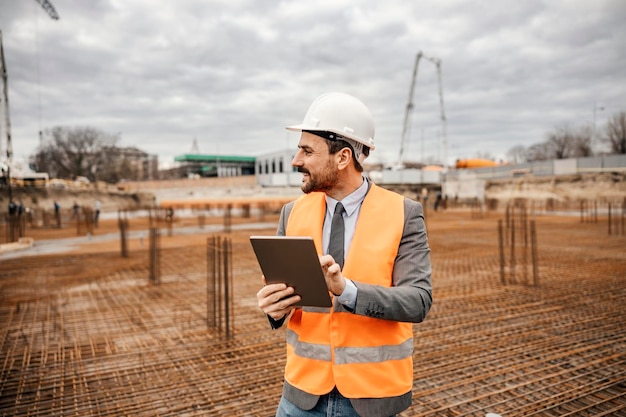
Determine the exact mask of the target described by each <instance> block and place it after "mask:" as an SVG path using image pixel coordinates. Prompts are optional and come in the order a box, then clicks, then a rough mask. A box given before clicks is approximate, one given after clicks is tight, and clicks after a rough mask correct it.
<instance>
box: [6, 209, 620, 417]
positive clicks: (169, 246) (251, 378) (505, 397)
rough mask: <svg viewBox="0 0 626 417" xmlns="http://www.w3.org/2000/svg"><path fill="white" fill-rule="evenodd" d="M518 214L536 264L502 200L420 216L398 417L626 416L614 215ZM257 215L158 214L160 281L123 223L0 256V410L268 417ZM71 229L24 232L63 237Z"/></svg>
mask: <svg viewBox="0 0 626 417" xmlns="http://www.w3.org/2000/svg"><path fill="white" fill-rule="evenodd" d="M527 214H529V217H528V218H529V219H530V220H534V224H535V230H536V242H537V245H536V259H537V272H538V274H537V277H536V278H535V276H534V275H533V264H532V262H531V260H532V255H533V254H532V250H531V246H530V244H529V246H523V245H521V244H520V242H522V241H521V240H519V239H520V237H521V236H522V235H521V234H520V231H522V230H526V229H524V228H518V229H516V227H518V226H515V224H516V223H512V224H511V227H510V228H509V227H508V226H507V225H508V224H509V223H507V222H506V217H505V214H504V211H503V210H501V211H498V212H483V211H482V210H480V211H476V210H470V209H469V208H458V209H450V210H446V211H443V212H441V211H437V212H435V211H433V210H429V211H428V212H427V226H428V233H429V243H430V246H431V251H432V252H431V257H432V264H433V285H434V300H435V301H434V305H433V308H432V310H431V312H430V314H429V316H428V317H427V319H426V321H425V322H424V323H421V324H417V325H415V326H414V333H415V353H414V375H415V383H414V388H413V392H414V397H413V404H412V406H411V407H410V408H409V409H408V410H407V411H405V412H403V413H401V414H400V416H404V417H406V416H433V417H434V416H481V417H482V416H484V415H485V414H486V413H488V412H492V413H498V414H500V415H502V416H506V417H514V416H609V415H611V416H619V415H626V326H624V302H625V300H626V251H625V250H624V248H625V247H626V235H624V231H623V226H621V227H622V228H621V229H620V226H619V224H618V225H617V226H615V227H613V228H612V229H611V232H612V233H611V234H609V233H608V231H609V229H608V223H607V219H606V217H605V216H603V215H600V216H598V217H597V219H596V218H593V217H584V218H581V216H580V215H579V213H577V212H571V213H569V214H564V213H558V214H556V213H550V212H541V213H539V212H537V213H527ZM533 214H534V215H533ZM260 220H261V219H259V218H257V217H254V216H253V217H252V218H248V219H243V218H233V219H232V226H231V231H230V232H229V233H227V232H225V231H224V230H223V229H224V226H223V222H224V219H223V218H222V217H219V216H215V217H212V218H208V219H206V223H205V224H204V226H203V227H202V228H200V227H199V220H198V219H196V218H192V217H190V218H180V219H178V220H176V222H174V224H173V228H172V232H171V234H170V232H169V230H168V229H167V227H163V228H162V229H161V237H160V252H159V254H160V257H159V262H158V271H159V281H160V283H159V284H155V283H154V282H151V280H150V276H151V269H150V265H151V264H150V250H149V242H148V238H147V237H145V236H147V234H142V237H137V235H134V237H132V238H129V239H128V241H127V243H128V257H122V256H121V250H120V248H121V242H120V240H119V237H118V236H119V229H118V223H117V220H104V221H102V222H101V223H100V226H99V228H98V229H96V230H95V232H94V236H93V239H92V240H87V239H84V240H82V241H80V243H79V244H78V245H76V246H73V247H72V249H71V250H70V251H68V252H63V253H58V254H49V255H45V256H38V255H27V254H26V253H27V252H24V253H25V254H24V255H23V256H17V257H11V258H2V257H0V317H1V319H0V323H1V324H0V363H1V364H2V373H1V374H0V398H1V399H0V415H2V416H44V415H45V416H49V415H80V416H119V415H126V416H207V415H210V416H271V415H273V412H274V411H275V408H276V405H277V403H278V399H279V397H280V392H281V386H282V371H283V366H284V356H285V352H284V349H285V348H284V344H285V342H284V336H285V335H284V330H277V331H272V330H270V329H269V328H268V323H267V320H266V318H265V317H264V316H263V314H262V313H261V312H260V311H259V310H258V308H257V307H256V298H255V294H256V291H258V289H259V286H260V270H259V268H258V266H257V264H256V261H255V259H254V255H253V253H252V250H251V247H250V244H249V241H248V237H249V236H250V235H251V234H273V233H274V230H275V225H276V221H277V215H276V214H275V213H274V214H270V215H267V216H265V217H264V218H263V219H262V221H260ZM499 220H502V225H503V229H502V230H503V233H504V236H505V237H506V239H504V240H503V249H504V252H503V257H504V260H505V263H504V265H503V264H502V263H501V252H500V250H499V238H498V236H499V232H498V231H499V229H498V224H499V222H498V221H499ZM520 224H521V223H520ZM524 224H525V225H526V224H528V223H526V222H524ZM146 229H147V220H146V219H132V220H131V221H130V224H129V231H131V232H134V231H141V230H143V231H146ZM77 230H78V229H77V228H76V227H75V225H72V224H71V223H67V224H66V225H65V226H64V227H63V228H62V229H55V228H40V229H32V230H29V233H28V235H29V236H32V237H34V238H35V242H36V244H37V242H43V241H50V240H53V239H57V240H58V242H59V245H63V242H64V240H63V239H70V238H75V237H76V236H77ZM511 230H517V233H518V234H517V237H516V238H515V239H517V240H513V238H511V234H510V231H511ZM531 230H532V229H531ZM98 236H113V237H111V238H109V239H103V240H97V241H96V239H95V238H96V237H98ZM214 236H218V237H221V238H228V239H229V240H230V242H231V243H232V264H231V265H232V280H233V287H234V289H233V292H232V294H231V297H232V316H230V317H229V318H232V319H233V321H232V323H233V327H232V331H231V334H230V337H226V329H225V328H224V327H225V314H226V313H225V311H223V310H219V309H218V310H214V304H213V302H212V300H213V298H212V297H214V294H215V293H214V292H212V290H211V285H209V284H211V283H212V282H213V280H212V278H211V274H210V273H211V272H212V271H213V269H212V265H211V263H210V261H209V260H208V259H209V258H207V254H208V253H211V251H210V250H209V249H210V247H209V245H208V244H207V239H212V238H213V237H214ZM524 236H525V237H527V238H528V239H531V240H532V234H524ZM508 239H511V241H516V242H517V245H518V246H517V247H515V249H513V248H512V247H511V246H510V241H509V242H507V240H508ZM513 259H514V260H515V261H514V264H513V263H512V260H513ZM218 293H219V292H218ZM221 301H224V300H221Z"/></svg>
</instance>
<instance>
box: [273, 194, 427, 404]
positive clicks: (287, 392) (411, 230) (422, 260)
mask: <svg viewBox="0 0 626 417" xmlns="http://www.w3.org/2000/svg"><path fill="white" fill-rule="evenodd" d="M293 205H294V202H290V203H288V204H286V205H285V206H284V207H283V209H282V211H281V214H280V220H279V224H278V230H277V232H276V234H277V235H283V236H284V235H285V231H286V229H287V219H288V218H289V214H290V213H291V209H292V208H293ZM380 226H381V227H385V224H384V220H383V219H381V225H380ZM431 273H432V269H431V264H430V248H429V246H428V237H427V234H426V225H425V223H424V212H423V210H422V205H421V204H420V203H418V202H416V201H413V200H410V199H407V198H405V199H404V230H403V233H402V238H401V240H400V246H399V247H398V254H397V256H396V260H395V263H394V268H393V286H392V287H389V288H387V287H381V286H377V285H372V284H366V283H362V282H357V281H355V282H354V284H355V285H356V287H357V289H358V293H357V302H356V306H355V309H354V311H352V313H353V314H361V315H365V316H369V317H376V318H379V319H381V320H394V321H402V322H412V323H419V322H421V321H423V320H424V319H425V318H426V314H427V313H428V311H429V310H430V307H431V305H432V284H431ZM348 278H349V277H348ZM270 322H271V323H272V327H275V328H276V327H280V326H281V325H282V322H283V320H280V321H273V320H270ZM283 395H284V396H285V398H287V399H288V400H289V401H290V402H292V403H293V404H295V405H297V406H298V407H300V408H302V409H305V410H307V409H311V408H313V407H315V404H317V401H318V399H319V396H316V395H311V394H308V393H306V392H303V391H301V390H299V389H297V388H295V387H293V386H292V385H290V384H289V383H287V382H286V381H285V384H284V388H283ZM351 403H352V406H353V407H354V409H355V410H356V412H357V413H359V415H361V416H363V417H388V416H390V415H393V414H395V413H398V412H400V411H402V410H404V409H406V408H408V407H409V406H410V405H411V391H409V392H407V393H406V394H404V395H401V396H398V397H391V398H381V399H378V398H361V399H351Z"/></svg>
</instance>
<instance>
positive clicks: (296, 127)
mask: <svg viewBox="0 0 626 417" xmlns="http://www.w3.org/2000/svg"><path fill="white" fill-rule="evenodd" d="M285 129H287V130H291V131H293V132H302V131H307V130H310V131H314V132H315V131H318V132H332V133H334V134H336V135H337V136H341V137H344V138H346V139H350V140H353V141H355V142H358V143H361V144H363V145H364V146H367V147H368V148H370V151H373V150H374V149H376V147H375V146H374V145H373V144H371V143H367V142H365V141H363V140H362V139H361V138H358V137H356V136H354V135H351V134H349V133H346V132H342V131H340V130H338V129H320V128H319V127H311V126H307V125H305V124H302V123H300V124H298V125H292V126H287V127H285Z"/></svg>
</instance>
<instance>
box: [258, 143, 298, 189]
mask: <svg viewBox="0 0 626 417" xmlns="http://www.w3.org/2000/svg"><path fill="white" fill-rule="evenodd" d="M296 151H297V149H289V150H283V151H277V152H271V153H267V154H264V155H261V156H257V158H256V175H257V182H258V183H259V185H261V186H264V187H276V186H278V187H282V186H300V183H301V182H302V174H299V173H298V170H297V169H296V168H294V167H292V166H291V161H292V160H293V157H294V156H295V155H296Z"/></svg>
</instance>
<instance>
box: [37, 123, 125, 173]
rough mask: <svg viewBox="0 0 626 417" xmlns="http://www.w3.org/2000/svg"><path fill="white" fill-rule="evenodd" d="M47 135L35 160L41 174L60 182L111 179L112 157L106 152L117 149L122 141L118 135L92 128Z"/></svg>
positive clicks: (61, 129)
mask: <svg viewBox="0 0 626 417" xmlns="http://www.w3.org/2000/svg"><path fill="white" fill-rule="evenodd" d="M44 134H45V135H44V139H43V142H42V143H41V144H40V145H39V147H38V148H37V151H36V153H35V155H34V156H33V157H32V159H33V160H34V162H35V164H36V166H37V169H38V170H40V171H46V172H48V173H49V174H50V176H51V177H57V178H68V179H73V178H76V177H78V176H83V177H87V178H89V180H91V181H95V180H97V179H100V180H104V181H106V180H107V179H108V177H109V176H110V175H109V174H110V173H109V172H108V171H109V167H110V166H111V165H112V164H111V163H110V162H111V161H110V159H111V153H110V152H105V150H106V149H107V148H111V147H114V146H115V144H116V143H117V142H118V140H119V137H118V136H117V135H111V134H109V133H106V132H103V131H101V130H98V129H95V128H93V127H63V126H56V127H54V128H52V129H51V130H46V131H45V132H44Z"/></svg>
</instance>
